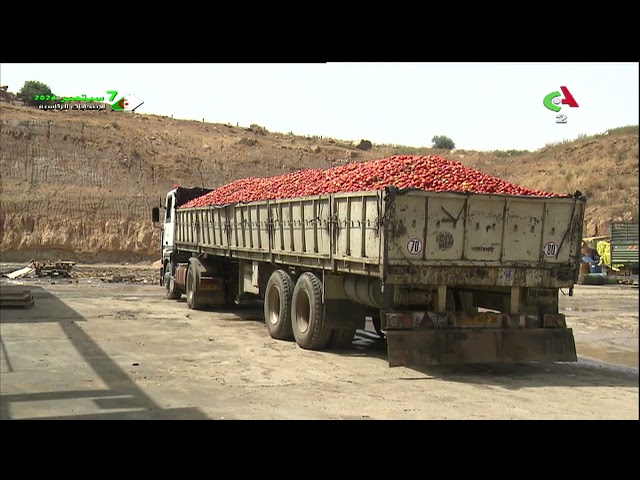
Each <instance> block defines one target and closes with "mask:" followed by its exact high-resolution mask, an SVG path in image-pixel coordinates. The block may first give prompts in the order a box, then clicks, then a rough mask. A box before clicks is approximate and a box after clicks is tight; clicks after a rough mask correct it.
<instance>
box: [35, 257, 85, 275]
mask: <svg viewBox="0 0 640 480" xmlns="http://www.w3.org/2000/svg"><path fill="white" fill-rule="evenodd" d="M75 264H76V263H75V262H69V261H63V260H58V261H44V262H39V261H35V262H31V264H30V266H31V267H32V268H34V269H35V272H36V276H37V277H44V276H47V275H48V276H50V277H52V276H63V277H70V276H71V269H72V268H73V266H74V265H75Z"/></svg>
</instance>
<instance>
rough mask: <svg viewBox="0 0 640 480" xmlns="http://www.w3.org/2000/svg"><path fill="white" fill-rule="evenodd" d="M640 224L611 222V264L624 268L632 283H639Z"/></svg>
mask: <svg viewBox="0 0 640 480" xmlns="http://www.w3.org/2000/svg"><path fill="white" fill-rule="evenodd" d="M639 244H640V239H639V235H638V223H632V222H611V264H612V265H619V266H622V267H623V270H624V273H625V274H626V275H628V276H629V278H630V279H631V281H634V282H637V281H638V263H639V257H640V255H639V253H640V250H639V249H638V245H639Z"/></svg>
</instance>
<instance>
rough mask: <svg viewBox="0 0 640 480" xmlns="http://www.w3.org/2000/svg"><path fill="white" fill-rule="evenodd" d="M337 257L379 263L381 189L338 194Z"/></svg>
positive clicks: (336, 196) (350, 260)
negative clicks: (379, 190)
mask: <svg viewBox="0 0 640 480" xmlns="http://www.w3.org/2000/svg"><path fill="white" fill-rule="evenodd" d="M334 205H335V207H334V208H335V221H336V223H335V224H334V225H335V230H336V232H335V242H336V243H335V258H336V259H337V260H344V261H348V262H363V263H379V261H380V251H381V250H380V242H381V234H380V232H381V228H380V220H381V217H382V200H381V195H380V193H379V192H358V193H351V194H336V195H334Z"/></svg>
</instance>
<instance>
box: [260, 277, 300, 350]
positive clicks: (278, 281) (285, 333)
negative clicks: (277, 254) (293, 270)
mask: <svg viewBox="0 0 640 480" xmlns="http://www.w3.org/2000/svg"><path fill="white" fill-rule="evenodd" d="M293 288H294V286H293V280H292V279H291V275H289V274H288V273H287V272H285V271H284V270H276V271H275V272H273V273H272V274H271V277H270V278H269V282H268V283H267V288H266V293H265V296H264V322H265V324H266V325H267V330H268V331H269V335H271V338H275V339H277V340H292V339H293V329H292V327H291V300H292V298H293Z"/></svg>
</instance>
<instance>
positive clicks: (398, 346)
mask: <svg viewBox="0 0 640 480" xmlns="http://www.w3.org/2000/svg"><path fill="white" fill-rule="evenodd" d="M386 337H387V351H388V359H389V366H390V367H398V366H414V367H420V366H433V365H455V364H471V363H525V362H576V361H577V360H578V359H577V355H576V346H575V341H574V338H573V330H571V329H570V328H532V329H491V328H482V329H478V328H455V329H446V330H445V329H429V328H417V329H412V330H388V331H387V332H386Z"/></svg>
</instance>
